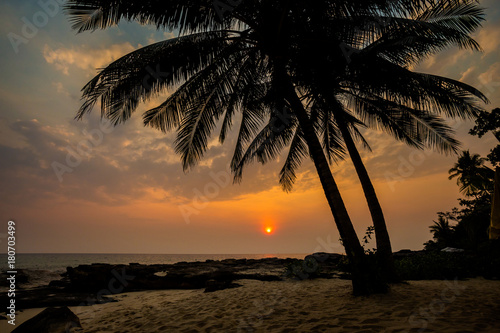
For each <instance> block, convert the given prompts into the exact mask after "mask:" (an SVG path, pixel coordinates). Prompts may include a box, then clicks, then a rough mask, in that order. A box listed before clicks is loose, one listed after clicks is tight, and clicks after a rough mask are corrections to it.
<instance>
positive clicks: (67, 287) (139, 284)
mask: <svg viewBox="0 0 500 333" xmlns="http://www.w3.org/2000/svg"><path fill="white" fill-rule="evenodd" d="M341 258H342V255H339V254H329V253H315V254H312V255H309V256H307V257H306V260H307V261H308V262H309V261H315V262H316V263H317V265H318V266H319V267H320V268H321V274H320V275H318V276H319V277H325V278H331V277H332V276H333V271H334V270H335V269H336V265H337V264H338V262H339V261H340V260H341ZM295 261H297V259H279V258H264V259H225V260H206V261H204V262H178V263H175V264H168V265H167V264H162V265H142V264H138V263H131V264H129V265H111V264H92V265H79V266H78V267H68V268H67V269H66V273H64V274H63V275H62V279H61V280H57V281H52V282H51V283H50V284H49V286H47V287H40V288H35V289H31V290H21V291H18V292H16V306H17V309H26V308H34V307H45V306H60V305H67V306H82V305H92V304H97V303H104V302H110V301H113V300H112V299H111V298H106V295H114V294H119V293H122V292H129V291H140V290H158V289H203V288H205V291H206V292H213V291H217V290H222V289H226V288H234V287H237V286H239V285H238V284H236V283H234V282H235V281H237V280H242V279H254V280H260V281H280V280H282V279H283V278H285V276H284V274H285V267H287V266H288V265H290V264H291V263H293V262H295ZM6 301H7V302H8V299H7V295H6V294H3V293H2V294H0V304H4V302H6Z"/></svg>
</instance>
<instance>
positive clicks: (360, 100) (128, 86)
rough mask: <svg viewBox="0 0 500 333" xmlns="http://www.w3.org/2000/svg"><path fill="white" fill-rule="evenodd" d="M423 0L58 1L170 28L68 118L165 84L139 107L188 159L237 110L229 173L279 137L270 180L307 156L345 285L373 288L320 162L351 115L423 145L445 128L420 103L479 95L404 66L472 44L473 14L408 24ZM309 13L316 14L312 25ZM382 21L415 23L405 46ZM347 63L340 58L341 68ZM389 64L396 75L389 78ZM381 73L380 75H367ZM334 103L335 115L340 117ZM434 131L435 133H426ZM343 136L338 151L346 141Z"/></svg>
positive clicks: (75, 16)
mask: <svg viewBox="0 0 500 333" xmlns="http://www.w3.org/2000/svg"><path fill="white" fill-rule="evenodd" d="M446 2H450V3H462V2H464V1H446ZM433 3H434V2H433V1H423V0H422V1H412V2H408V1H390V0H385V1H384V0H379V1H374V2H371V1H368V2H367V1H364V0H363V1H362V0H352V1H347V0H346V1H333V0H332V1H321V2H314V4H312V3H309V2H307V1H303V0H295V1H285V0H283V1H272V2H268V1H257V0H254V1H250V0H248V1H245V0H243V1H242V2H241V3H240V4H239V5H238V6H237V7H236V8H234V9H233V10H232V11H231V12H227V13H225V14H227V15H225V16H223V19H222V20H220V19H219V14H220V13H219V12H218V10H217V9H215V8H214V6H213V2H212V1H204V0H201V1H189V0H186V1H168V2H164V1H159V0H144V1H141V2H131V1H124V0H122V1H120V0H116V1H104V0H100V1H99V0H82V1H69V2H68V7H67V8H68V9H69V13H70V15H71V18H72V20H73V21H74V24H75V25H74V27H75V28H76V29H78V30H79V31H85V30H93V29H97V28H106V27H108V26H111V25H114V24H117V23H118V22H119V21H120V20H122V19H127V20H135V21H139V22H140V23H142V24H155V25H157V26H158V27H161V28H166V29H177V30H178V31H179V32H180V36H179V37H178V38H174V39H171V40H167V41H164V42H160V43H156V44H153V45H150V46H147V47H144V48H142V49H139V50H137V51H134V52H132V53H130V54H128V55H126V56H124V57H122V58H121V59H119V60H117V61H115V62H113V63H112V64H110V65H109V66H108V67H107V68H105V69H103V70H102V71H101V72H100V73H99V74H98V75H97V76H96V77H95V78H94V79H92V80H91V81H90V82H89V83H88V84H87V85H86V86H85V88H84V91H83V97H84V104H83V105H82V108H81V110H80V112H79V114H78V117H82V116H83V115H84V114H85V113H86V112H90V111H91V110H92V108H93V106H94V105H95V104H96V102H97V101H98V100H99V99H100V101H101V112H102V115H103V116H104V117H106V118H108V119H111V120H112V121H114V122H115V124H118V123H120V122H123V121H126V120H127V119H128V118H129V117H130V116H131V113H132V112H133V111H134V110H135V109H136V107H137V105H138V103H139V101H141V100H145V99H147V98H149V97H151V96H152V95H155V94H158V93H160V92H161V91H163V90H164V89H165V88H177V90H176V91H175V92H174V93H173V94H172V95H171V96H169V97H168V98H167V100H166V101H165V102H164V103H162V104H161V105H160V106H158V107H157V108H154V109H152V110H149V111H147V112H146V113H145V115H144V121H145V124H147V125H149V126H152V127H154V128H158V129H160V130H163V131H168V130H172V129H178V137H177V141H176V150H177V151H178V152H179V153H180V154H181V156H182V162H183V166H184V168H186V169H187V168H189V167H191V166H193V165H194V164H195V163H196V162H197V161H198V160H199V159H200V158H201V157H202V156H203V154H204V152H205V150H206V149H207V144H208V143H207V142H208V137H209V135H210V134H211V133H212V132H213V130H214V129H215V127H216V123H217V121H221V122H222V130H221V133H220V141H221V142H222V141H224V140H225V138H226V134H227V132H228V130H229V129H230V128H231V126H232V125H233V121H234V120H233V119H234V115H235V113H236V112H237V111H240V110H241V111H242V121H241V125H240V129H239V135H238V140H237V146H236V149H235V154H234V156H233V161H232V168H233V170H234V171H235V173H236V178H239V177H241V172H242V169H243V166H244V165H245V164H246V163H248V162H249V161H252V160H254V159H257V160H259V161H261V162H266V161H267V160H269V159H271V158H274V157H276V156H277V155H278V154H279V152H280V151H281V150H282V149H283V148H284V147H286V146H288V145H290V147H291V149H290V153H289V155H288V158H287V160H286V162H285V167H284V169H283V170H282V177H281V182H282V184H284V186H285V187H287V186H289V185H290V184H291V183H293V180H294V179H295V174H294V170H295V169H296V167H298V166H299V165H300V160H301V158H303V157H305V156H307V155H309V156H310V157H311V158H312V160H313V162H314V164H315V167H316V169H317V171H318V174H319V177H320V181H321V184H322V186H323V189H324V192H325V195H326V197H327V200H328V202H329V204H330V207H331V210H332V214H333V216H334V218H335V222H336V224H337V227H338V229H339V233H340V235H341V238H342V240H343V244H344V246H345V247H346V253H347V255H348V256H349V258H350V259H351V263H352V264H353V287H354V292H355V293H367V292H369V291H370V288H371V287H373V286H370V285H369V281H368V280H369V277H367V276H366V274H364V272H363V264H364V262H363V260H364V259H363V258H364V254H363V248H362V247H361V245H360V243H359V239H358V238H357V235H356V232H355V230H354V228H353V226H352V223H351V221H350V218H349V215H348V213H347V210H346V209H345V205H344V202H343V200H342V197H341V195H340V192H339V191H338V188H337V185H336V183H335V180H334V178H333V176H332V173H331V171H330V168H329V163H328V162H329V159H330V160H334V159H335V158H336V157H339V156H341V155H342V144H341V142H342V140H343V141H344V142H345V141H349V139H348V136H347V135H346V133H347V132H346V129H347V130H348V131H350V133H351V135H357V136H358V137H359V138H361V135H360V134H359V132H358V131H357V129H356V126H355V125H361V124H363V122H367V124H368V125H373V126H380V127H384V128H387V129H388V130H389V131H390V132H391V133H393V134H394V135H395V136H396V137H398V138H399V139H402V140H405V141H407V142H409V143H412V144H414V145H417V146H421V145H422V143H423V142H427V143H429V142H430V143H432V142H435V143H438V144H442V141H443V140H442V139H443V137H444V138H446V135H447V131H448V128H446V127H445V126H444V124H442V122H441V121H440V119H438V118H436V117H435V116H433V115H432V114H430V113H429V112H428V111H426V108H425V106H427V105H428V103H429V102H436V101H439V102H440V103H442V104H443V105H444V106H442V107H441V108H439V109H438V111H441V112H443V113H445V114H448V115H450V114H451V115H455V114H456V113H459V112H458V111H457V110H459V109H460V110H461V108H462V107H463V106H465V107H466V108H465V111H464V113H465V114H468V113H471V112H474V110H475V109H474V107H473V106H472V100H471V97H473V96H479V95H480V94H479V93H478V92H477V91H475V90H473V89H472V88H470V87H469V86H466V85H463V84H461V83H459V82H455V81H452V80H449V79H444V78H439V77H435V76H430V75H421V74H418V73H412V72H410V71H408V69H407V64H408V63H412V61H414V60H418V59H419V56H413V53H415V52H416V51H420V54H426V53H427V54H429V53H430V52H431V51H433V50H437V49H440V48H442V47H445V46H447V45H449V44H450V43H452V42H455V43H458V44H461V45H463V46H473V45H474V43H473V42H472V41H471V39H470V38H469V37H468V32H469V31H471V30H473V29H474V28H475V27H477V24H476V23H475V21H474V20H470V21H469V22H464V20H461V19H459V20H458V24H457V23H456V22H455V23H453V17H452V18H451V19H450V20H451V22H447V23H444V24H443V23H442V22H440V23H433V22H425V23H421V24H413V25H412V24H407V21H409V22H412V21H415V20H412V19H409V18H411V17H412V16H419V15H420V16H419V17H420V18H422V17H421V16H422V15H424V14H425V13H427V14H426V15H430V14H429V13H430V12H432V10H431V9H429V8H432V5H433ZM423 13H424V14H423ZM381 14H384V15H387V16H394V17H395V18H394V20H393V21H392V23H390V24H380V25H378V26H377V27H375V26H374V24H373V22H376V18H379V17H381ZM431 18H432V17H431ZM416 21H418V20H416ZM431 21H432V20H431ZM311 22H313V23H314V22H321V23H328V24H326V25H324V24H319V25H318V24H316V25H314V26H313V25H312V24H311ZM370 22H372V23H371V24H370ZM391 26H392V29H393V28H394V27H413V28H412V29H414V30H418V31H419V32H418V33H417V32H415V36H413V37H411V36H410V38H409V39H410V40H413V41H414V44H412V43H411V42H410V41H408V40H405V41H406V44H403V45H401V40H399V41H398V39H397V38H394V39H391V38H389V41H387V38H386V37H387V36H390V34H389V35H387V34H386V32H385V30H388V31H389V30H390V29H389V27H391ZM422 27H424V28H425V29H422ZM311 29H312V30H311ZM396 30H397V29H396ZM401 30H404V29H401ZM453 30H456V31H458V32H452V31H453ZM397 31H398V30H397ZM406 31H407V32H408V30H406ZM412 31H413V30H412ZM402 35H403V33H402V32H401V31H399V35H398V34H396V36H399V38H400V39H402V37H401V36H402ZM318 36H319V39H318ZM370 36H371V37H370ZM437 36H441V37H442V38H441V39H439V38H437ZM310 37H311V38H310ZM323 37H326V38H328V39H327V41H328V42H330V43H331V44H330V45H331V47H328V46H327V47H323V49H322V45H323V46H324V42H325V40H321V38H323ZM375 37H376V38H375ZM370 38H373V39H374V40H373V41H372V43H371V46H370V47H367V48H365V49H364V55H363V57H362V59H364V60H363V61H361V60H360V61H352V63H351V64H350V63H349V62H350V60H351V59H348V58H346V57H345V52H344V51H345V50H344V49H341V48H339V47H338V46H339V45H364V44H365V43H370V42H371V41H370ZM432 38H434V41H433V42H432V43H430V44H429V45H427V46H425V43H424V41H425V42H427V41H428V40H432ZM307 43H309V44H307ZM307 45H311V46H312V47H313V50H311V51H313V52H309V51H306V50H307V49H306V48H305V47H304V46H306V47H307ZM384 48H385V49H384ZM339 50H340V51H339ZM316 51H319V52H316ZM307 52H309V53H310V54H309V55H308V54H307ZM311 55H317V56H318V58H317V59H316V60H321V61H317V64H323V65H328V66H331V67H332V68H330V67H327V68H323V67H321V66H320V67H318V66H316V67H314V66H310V65H311V64H310V65H309V66H308V65H307V61H308V60H314V59H311ZM323 56H326V58H325V59H322V58H321V57H323ZM328 57H330V58H328ZM420 57H421V56H420ZM339 59H340V60H341V61H335V60H339ZM370 60H371V61H370ZM346 65H350V66H347V67H348V70H346V69H345V68H346ZM379 65H381V67H380V68H381V69H382V70H379V71H378V72H377V71H373V69H374V68H373V67H371V66H379ZM377 68H378V67H377ZM322 70H324V72H325V73H328V74H332V75H334V76H333V78H334V80H331V81H332V82H334V84H341V85H340V86H339V87H338V88H339V89H341V93H342V94H343V97H342V98H339V97H338V96H335V95H333V96H331V91H327V94H326V95H325V96H322V91H321V90H319V88H318V87H321V85H322V84H324V83H327V82H329V80H330V79H331V78H332V77H330V76H328V77H326V78H325V77H324V75H323V76H321V75H319V76H316V74H319V72H321V71H322ZM393 71H395V74H397V75H395V77H397V78H398V79H397V80H391V79H390V75H389V74H391V75H393V74H394V73H393ZM380 74H382V76H383V77H377V76H379V75H380ZM402 74H404V75H402ZM337 76H338V77H337ZM326 87H327V88H328V90H329V89H330V88H331V86H330V85H327V86H326ZM327 88H325V89H327ZM433 89H435V90H433ZM401 91H404V92H405V93H406V95H405V97H404V99H403V102H401V100H400V99H399V97H398V96H399V94H400V93H401ZM331 98H335V99H339V100H340V101H341V102H343V104H340V105H344V106H354V107H355V108H354V109H355V110H356V112H357V113H358V114H357V117H358V118H359V119H357V118H356V117H354V115H351V114H350V113H349V112H348V111H347V109H346V108H345V107H344V108H340V107H339V108H337V103H333V104H331V106H330V107H327V106H328V105H330V102H331ZM308 101H310V103H309V104H306V106H304V103H307V102H308ZM455 102H456V103H457V104H454V103H455ZM440 105H441V104H440ZM455 105H458V106H455ZM340 110H342V112H343V113H342V117H339V116H338V115H339V111H340ZM333 111H335V113H333ZM334 114H336V115H337V117H336V119H335V118H334V117H333V115H334ZM332 117H333V118H332ZM339 119H340V120H341V122H343V123H341V126H342V127H343V131H340V133H341V134H342V133H343V135H342V136H341V135H340V134H339V130H340V129H338V128H337V126H338V124H337V123H338V122H337V121H338V120H339ZM332 120H336V121H332ZM276 124H279V126H277V125H276ZM436 128H440V129H441V130H442V133H441V134H439V135H437V134H436V133H435V132H436V131H435V129H436ZM318 136H319V137H320V138H322V140H321V141H320V139H318ZM450 140H451V138H450ZM450 142H451V143H453V141H450ZM349 145H350V147H351V149H350V152H354V150H353V149H352V145H351V144H349ZM354 148H355V147H354ZM352 155H354V153H353V154H352ZM352 155H351V156H352ZM357 165H358V167H359V165H360V164H359V163H357ZM358 167H357V169H358ZM363 168H364V167H363ZM364 183H366V182H364ZM287 184H288V185H287ZM375 197H376V196H375ZM372 202H373V200H372ZM384 226H385V223H384ZM376 231H377V226H376ZM379 234H382V233H381V232H380V230H379ZM387 240H388V238H387ZM389 244H390V243H389Z"/></svg>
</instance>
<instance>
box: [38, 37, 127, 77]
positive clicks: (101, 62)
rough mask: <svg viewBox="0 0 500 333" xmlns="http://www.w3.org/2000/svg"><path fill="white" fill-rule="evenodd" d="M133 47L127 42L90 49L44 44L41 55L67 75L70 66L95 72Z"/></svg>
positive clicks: (91, 72)
mask: <svg viewBox="0 0 500 333" xmlns="http://www.w3.org/2000/svg"><path fill="white" fill-rule="evenodd" d="M135 49H136V48H135V47H134V46H132V44H130V43H129V42H126V43H122V44H113V45H110V46H107V47H105V48H104V47H103V48H100V49H90V48H89V47H87V46H81V47H71V48H64V47H60V48H57V49H53V48H51V47H50V46H49V45H48V44H45V46H44V47H43V56H44V58H45V60H46V61H47V63H49V64H52V65H54V66H55V68H56V69H57V70H59V71H61V72H63V73H64V74H66V75H69V70H70V68H78V69H81V70H84V71H86V72H88V73H90V74H95V71H96V69H99V68H103V67H105V66H107V65H109V64H110V63H111V62H112V61H114V60H116V59H118V58H120V57H121V56H123V55H125V54H127V53H130V52H132V51H134V50H135Z"/></svg>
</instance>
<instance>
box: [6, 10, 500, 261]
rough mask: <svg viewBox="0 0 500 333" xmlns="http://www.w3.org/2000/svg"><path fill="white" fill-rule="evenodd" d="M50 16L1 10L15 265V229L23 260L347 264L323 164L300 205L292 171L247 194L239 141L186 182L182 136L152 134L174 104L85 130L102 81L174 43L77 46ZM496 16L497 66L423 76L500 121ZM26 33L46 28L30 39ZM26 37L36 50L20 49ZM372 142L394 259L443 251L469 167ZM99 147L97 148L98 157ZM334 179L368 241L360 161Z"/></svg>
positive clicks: (491, 34) (218, 149)
mask: <svg viewBox="0 0 500 333" xmlns="http://www.w3.org/2000/svg"><path fill="white" fill-rule="evenodd" d="M49 2H51V1H50V0H49V1H47V3H49ZM40 3H42V4H43V3H45V2H44V0H42V1H41V2H40ZM40 3H38V2H37V1H34V0H29V1H24V0H23V1H19V0H6V1H2V4H1V9H2V10H1V12H0V30H1V36H2V38H1V40H0V59H2V61H1V62H0V72H1V73H2V74H1V81H0V112H1V113H0V136H1V141H0V158H1V160H0V184H1V186H0V193H1V197H0V225H1V228H0V232H1V233H3V234H0V246H1V247H2V250H1V251H2V252H4V251H5V250H6V242H5V236H6V234H5V232H6V228H7V221H8V220H9V219H13V220H15V221H16V224H17V234H16V236H17V250H18V251H19V252H41V253H50V252H67V253H228V254H230V253H311V252H315V251H325V252H342V251H343V248H342V247H341V246H340V244H339V242H338V238H339V236H338V232H337V230H336V227H335V224H334V222H333V219H332V216H331V213H330V211H329V208H328V205H327V202H326V199H325V198H324V195H323V192H322V189H321V186H320V184H319V180H318V178H317V177H316V174H315V170H314V167H313V165H312V163H311V162H309V161H307V162H306V163H304V164H303V165H302V167H301V168H300V170H299V177H298V178H299V179H298V181H297V183H296V186H295V188H294V190H293V191H292V193H289V194H287V193H285V192H283V191H282V190H281V189H280V187H279V184H278V173H279V171H280V169H281V166H282V163H283V160H281V161H276V162H273V163H269V164H267V165H264V166H262V165H260V164H254V165H252V166H251V167H249V168H248V169H247V170H246V172H244V174H243V182H242V183H241V184H237V185H233V184H232V180H231V179H230V174H229V173H228V171H227V167H228V164H229V161H230V159H231V156H232V152H233V150H234V142H235V140H234V136H233V137H230V138H229V139H228V140H227V141H226V143H225V144H224V145H222V146H221V145H219V143H218V141H217V136H214V138H213V140H212V142H211V144H210V149H209V151H208V152H207V154H206V156H205V158H204V159H203V161H202V162H201V163H200V165H198V166H197V167H196V168H195V169H194V170H192V171H190V172H189V173H184V172H183V170H182V166H181V163H180V158H179V156H178V155H176V154H175V153H174V149H173V141H174V138H175V133H170V134H169V135H164V134H162V133H161V132H158V131H155V130H153V129H151V128H144V127H143V125H142V120H141V113H142V111H144V110H145V109H146V108H150V107H153V106H156V105H157V104H159V103H160V102H161V101H162V100H163V99H164V98H165V96H160V97H158V98H157V99H154V100H151V101H149V102H148V103H146V104H143V105H141V106H140V107H139V109H138V110H137V112H136V113H135V116H134V117H132V119H131V121H129V122H128V123H127V124H125V125H120V126H118V127H116V128H112V127H111V128H110V127H109V126H106V125H105V124H101V123H100V118H99V112H98V111H97V110H96V112H94V113H92V114H91V115H89V116H87V117H85V118H84V119H83V121H75V120H74V116H75V113H76V111H77V110H78V108H79V106H80V96H81V95H80V89H81V88H82V87H83V86H84V85H85V84H86V83H87V82H88V81H89V80H90V79H91V78H92V77H93V76H94V75H95V74H96V73H97V71H96V69H97V68H102V67H104V66H106V65H107V64H109V63H110V62H111V61H112V60H115V59H117V58H119V57H120V56H122V55H124V54H126V53H128V52H130V51H132V50H135V49H137V48H140V47H142V46H145V45H148V44H150V43H153V42H156V41H160V40H162V39H165V38H171V37H173V36H174V33H172V32H169V31H157V30H156V29H155V28H154V27H150V26H140V25H138V24H135V23H126V24H121V25H120V26H118V27H114V28H111V29H107V30H104V31H96V32H94V33H82V34H76V33H75V32H74V31H72V30H71V28H70V24H69V23H68V21H67V17H65V15H64V14H63V13H62V12H61V10H60V9H58V8H55V7H54V6H49V7H47V6H45V9H44V8H43V7H42V6H40ZM51 3H54V2H51ZM482 5H483V6H484V7H485V8H487V10H486V13H487V18H486V19H487V21H486V22H485V23H484V28H482V29H481V30H479V31H478V32H477V33H476V34H475V37H476V39H477V41H478V42H479V43H480V44H481V46H482V47H483V49H484V52H483V53H472V52H471V51H464V50H459V49H456V48H453V49H449V50H446V51H444V52H442V53H440V54H439V55H438V56H436V57H432V58H430V59H428V60H426V61H425V62H424V63H422V64H420V65H419V67H418V68H417V70H419V71H422V72H427V73H432V74H438V75H443V76H447V77H451V78H454V79H457V80H461V81H463V82H465V83H468V84H471V85H474V86H475V87H476V88H478V89H480V90H481V91H482V92H483V93H484V94H486V95H487V96H488V98H490V100H491V103H490V104H489V105H486V106H485V108H486V109H487V110H491V109H493V108H495V107H500V47H499V44H500V3H499V2H498V1H496V0H488V1H482ZM26 22H29V23H30V24H31V23H36V24H37V25H38V26H39V27H36V26H35V29H30V28H29V25H27V23H26ZM13 34H15V35H17V36H21V37H22V39H15V40H16V41H17V43H16V42H12V41H13V40H14V39H13V37H12V36H14V35H13ZM452 124H453V127H454V128H455V129H456V131H457V137H458V139H459V140H460V141H461V142H462V144H463V145H462V147H463V148H464V149H470V150H471V152H473V153H479V154H482V155H483V156H484V155H486V154H487V152H488V151H489V149H490V148H492V147H493V146H494V145H495V141H494V138H493V136H492V135H490V134H488V135H487V136H485V137H484V138H482V139H478V138H476V137H472V136H470V135H468V134H467V132H468V130H469V129H470V128H471V127H472V123H471V122H462V121H460V122H457V121H454V122H452ZM234 133H235V132H233V134H234ZM365 134H366V138H367V140H368V142H369V143H370V144H371V146H372V149H373V152H371V153H370V152H368V151H362V155H363V158H364V160H365V162H366V166H367V169H368V171H369V173H370V175H371V177H372V180H373V181H374V185H375V187H376V190H377V193H378V195H379V198H380V201H381V203H382V207H383V209H384V212H385V215H386V220H387V224H388V229H389V232H390V235H391V239H392V243H393V248H394V250H399V249H421V248H422V247H423V246H422V244H423V243H424V242H425V241H427V240H429V239H430V238H431V234H430V232H429V228H428V226H429V225H431V224H432V221H433V220H436V218H437V214H436V213H437V212H439V211H447V210H451V208H453V207H455V206H457V205H458V201H457V199H458V198H459V197H460V195H459V193H458V187H457V186H456V183H455V181H450V180H448V179H447V178H448V173H447V172H448V170H449V169H450V168H451V167H452V166H453V163H454V162H455V161H456V156H444V155H441V154H439V153H437V152H433V151H432V150H427V151H418V150H414V149H410V148H408V147H405V146H404V145H402V144H400V143H397V142H396V141H394V140H393V139H392V137H389V136H387V135H385V134H382V133H378V132H375V131H367V132H366V133H365ZM89 135H91V136H92V139H91V143H90V144H85V140H86V139H88V136H89ZM89 146H90V148H91V149H88V148H89ZM78 151H80V152H83V151H84V153H83V154H81V153H78ZM54 166H57V168H58V170H59V173H58V174H57V173H56V172H55V171H54ZM61 170H62V171H61ZM332 170H333V172H334V176H335V178H336V180H337V181H338V183H339V186H340V190H341V192H342V194H343V197H344V199H345V201H346V204H347V208H348V210H349V212H350V215H351V218H352V220H353V223H354V225H355V227H356V230H357V232H358V236H359V237H360V238H361V237H362V236H363V235H364V233H365V230H366V228H367V226H369V225H370V224H371V221H370V216H369V213H368V209H367V208H366V203H365V200H364V196H363V194H362V191H361V187H360V185H359V183H358V181H357V178H356V174H355V173H354V169H353V167H352V165H351V163H350V161H349V160H346V161H344V162H341V163H339V164H338V165H335V166H333V167H332ZM268 227H269V228H272V230H271V232H267V231H266V229H267V228H268ZM2 237H3V238H2Z"/></svg>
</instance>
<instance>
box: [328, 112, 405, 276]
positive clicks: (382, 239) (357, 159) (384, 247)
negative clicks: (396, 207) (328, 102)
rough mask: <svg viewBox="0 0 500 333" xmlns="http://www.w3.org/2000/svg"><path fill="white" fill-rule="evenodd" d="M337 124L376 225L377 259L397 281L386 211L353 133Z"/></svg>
mask: <svg viewBox="0 0 500 333" xmlns="http://www.w3.org/2000/svg"><path fill="white" fill-rule="evenodd" d="M337 125H338V127H339V129H340V131H341V133H342V137H343V139H344V143H345V145H346V148H347V151H348V152H349V156H350V157H351V161H352V163H353V164H354V168H355V169H356V173H357V174H358V178H359V181H360V182H361V186H362V187H363V192H364V194H365V198H366V202H367V203H368V208H369V210H370V214H371V216H372V221H373V226H374V227H375V239H376V243H377V259H378V261H379V265H380V269H381V270H382V274H383V275H384V276H385V278H386V280H387V281H389V282H397V281H399V278H398V276H397V273H396V269H395V267H394V257H393V255H392V247H391V240H390V238H389V232H388V231H387V226H386V223H385V218H384V213H383V212H382V207H381V206H380V202H379V201H378V198H377V194H376V193H375V189H374V187H373V184H372V182H371V180H370V176H369V175H368V172H367V170H366V168H365V166H364V164H363V160H362V159H361V156H360V155H359V152H358V150H357V149H356V145H355V143H354V141H353V140H352V137H351V134H350V133H349V130H348V129H347V125H346V123H345V122H344V121H342V120H338V121H337Z"/></svg>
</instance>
